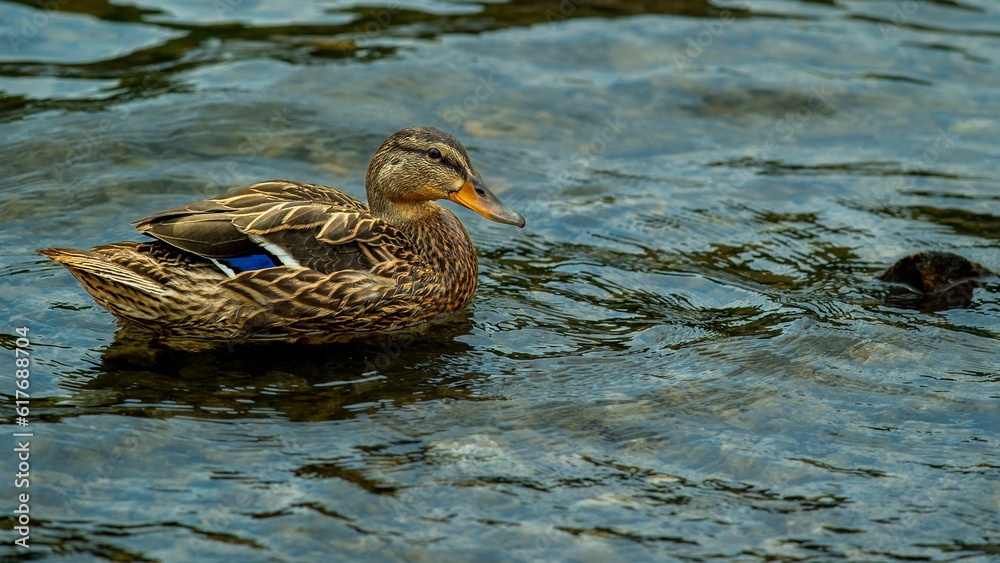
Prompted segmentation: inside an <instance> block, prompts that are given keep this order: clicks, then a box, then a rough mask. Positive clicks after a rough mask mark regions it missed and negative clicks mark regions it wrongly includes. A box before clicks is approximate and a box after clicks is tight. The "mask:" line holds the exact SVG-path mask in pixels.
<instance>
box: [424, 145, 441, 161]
mask: <svg viewBox="0 0 1000 563" xmlns="http://www.w3.org/2000/svg"><path fill="white" fill-rule="evenodd" d="M427 156H428V157H430V158H431V160H440V159H441V151H439V150H438V149H437V147H431V148H430V149H428V150H427Z"/></svg>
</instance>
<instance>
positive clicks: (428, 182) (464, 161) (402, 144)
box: [365, 127, 524, 227]
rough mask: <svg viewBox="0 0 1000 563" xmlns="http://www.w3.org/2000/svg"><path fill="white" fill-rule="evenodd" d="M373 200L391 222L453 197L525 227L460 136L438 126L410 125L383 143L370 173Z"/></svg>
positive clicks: (368, 182) (372, 205)
mask: <svg viewBox="0 0 1000 563" xmlns="http://www.w3.org/2000/svg"><path fill="white" fill-rule="evenodd" d="M365 187H366V189H367V191H368V205H369V206H370V208H371V210H372V212H373V213H375V214H376V215H379V216H381V217H383V218H385V219H388V220H390V221H393V220H402V221H405V220H407V219H409V218H411V217H419V215H420V213H421V212H422V211H424V210H426V208H427V205H426V204H427V203H428V202H430V201H433V200H437V199H450V200H451V201H454V202H455V203H457V204H459V205H462V206H465V207H468V208H469V209H471V210H473V211H475V212H476V213H479V214H480V215H482V216H483V217H486V218H487V219H490V220H493V221H496V222H498V223H506V224H508V225H517V226H518V227H523V226H524V217H521V215H520V214H519V213H517V212H516V211H514V210H513V209H511V208H509V207H507V206H506V205H504V203H503V202H502V201H500V199H499V198H498V197H497V196H496V195H494V194H493V192H492V191H490V189H489V188H488V187H486V183H485V182H483V179H482V178H481V177H480V176H479V173H478V172H476V170H475V168H473V167H472V162H470V160H469V154H468V153H467V152H465V147H463V146H462V143H460V142H458V139H456V138H455V137H452V136H451V135H449V134H447V133H445V132H444V131H440V130H438V129H435V128H433V127H407V128H406V129H402V130H400V131H397V132H396V133H394V134H393V135H392V136H391V137H389V138H388V139H386V140H385V142H384V143H382V146H381V147H379V149H378V151H376V152H375V156H373V157H372V161H371V164H370V165H369V166H368V174H367V176H366V178H365Z"/></svg>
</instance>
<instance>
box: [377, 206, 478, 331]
mask: <svg viewBox="0 0 1000 563" xmlns="http://www.w3.org/2000/svg"><path fill="white" fill-rule="evenodd" d="M370 205H371V207H370V209H371V211H372V214H373V215H375V216H377V217H380V218H382V219H384V220H386V221H388V222H389V223H391V224H392V225H393V226H395V227H396V228H397V229H399V230H401V231H403V233H405V234H406V236H407V237H409V239H410V241H411V242H412V243H413V246H414V249H415V250H416V251H417V253H418V254H419V255H420V258H421V261H422V262H423V264H424V266H425V267H426V268H428V270H427V271H426V273H427V274H430V276H429V277H431V278H436V279H437V281H438V282H439V283H440V284H441V287H442V296H441V297H442V299H445V300H447V309H448V310H455V311H457V310H459V309H462V308H464V307H465V306H466V305H468V303H469V301H471V300H472V296H473V294H474V293H475V292H476V281H477V278H478V262H477V260H476V251H475V249H474V248H473V247H472V241H471V240H470V239H469V234H468V233H467V232H466V231H465V227H463V226H462V223H461V222H459V220H458V217H456V216H455V214H454V213H452V212H451V211H449V210H447V209H445V208H444V207H441V206H440V205H437V204H435V203H433V202H429V201H428V202H424V203H420V204H417V205H407V206H406V207H405V208H400V207H401V206H392V205H391V204H390V205H385V204H384V202H378V201H373V202H370Z"/></svg>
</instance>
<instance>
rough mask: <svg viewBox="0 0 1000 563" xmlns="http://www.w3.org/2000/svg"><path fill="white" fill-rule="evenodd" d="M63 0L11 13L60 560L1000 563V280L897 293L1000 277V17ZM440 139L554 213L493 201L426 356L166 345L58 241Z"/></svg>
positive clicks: (407, 346) (638, 6)
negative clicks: (902, 263) (948, 259)
mask: <svg viewBox="0 0 1000 563" xmlns="http://www.w3.org/2000/svg"><path fill="white" fill-rule="evenodd" d="M50 4H52V5H53V6H55V5H58V9H57V10H53V9H52V7H51V6H50V7H49V8H47V11H46V9H39V8H38V7H36V5H35V4H31V3H20V2H0V14H2V15H3V17H2V18H0V36H2V37H3V40H0V76H2V78H0V133H2V134H0V160H2V162H3V163H4V164H3V173H2V174H0V181H2V184H0V220H2V221H3V224H4V228H3V229H2V230H0V240H2V242H3V247H4V249H5V250H4V251H3V252H2V255H3V261H2V262H0V288H2V291H0V295H2V297H3V301H4V302H5V304H6V307H7V310H8V311H10V314H9V317H10V321H9V322H8V328H7V329H5V330H3V331H0V332H2V333H3V336H0V342H2V343H3V345H4V347H5V348H6V349H8V350H9V351H10V350H12V349H13V348H14V346H15V337H16V335H15V333H14V327H16V326H22V325H25V326H28V327H30V329H31V335H32V342H33V343H34V348H33V351H34V354H35V356H34V357H35V365H34V366H33V368H32V369H33V372H32V373H33V375H32V379H31V384H32V386H31V391H32V399H31V400H32V403H31V408H32V411H31V420H32V423H31V429H32V430H33V432H34V434H35V436H34V438H33V439H32V448H33V449H32V454H33V455H32V458H31V461H32V466H31V470H32V483H31V485H32V487H31V499H32V501H31V502H32V504H31V517H32V528H31V540H32V541H31V543H32V546H33V547H32V549H31V551H30V554H32V555H35V556H41V557H48V558H51V559H58V558H67V559H79V558H115V559H125V560H130V559H157V560H180V559H185V558H187V559H197V560H223V559H225V560H228V559H230V558H232V557H240V558H243V559H245V560H254V561H257V560H281V559H289V560H295V559H301V560H309V559H316V558H318V557H320V556H321V555H324V556H326V555H329V554H331V553H332V554H334V555H336V556H339V557H341V558H345V559H347V558H350V559H356V558H360V557H365V558H371V559H378V560H396V559H399V560H414V559H416V560H431V559H433V560H437V559H448V560H476V561H482V560H510V559H517V560H538V559H560V560H608V559H611V558H614V559H616V560H618V559H622V560H645V559H650V558H654V557H672V558H676V559H684V560H707V559H713V558H738V559H742V560H766V559H767V560H771V559H814V560H829V559H837V558H851V559H856V560H866V561H869V560H893V559H901V558H916V559H931V560H954V559H970V558H971V559H977V560H986V559H989V558H991V557H995V556H996V554H997V553H998V552H1000V520H998V517H997V514H998V509H997V507H998V504H1000V459H998V453H997V447H996V445H997V441H998V440H1000V425H998V419H997V417H996V408H995V404H996V400H997V399H998V392H997V385H998V384H1000V369H998V361H997V353H996V350H997V340H998V338H1000V299H998V297H997V283H996V282H995V281H993V282H991V283H990V284H988V285H987V286H986V287H983V288H979V289H977V290H976V291H975V292H974V295H973V299H972V302H971V303H970V304H969V305H968V306H967V307H959V308H947V307H945V308H939V307H920V306H912V307H911V306H909V305H908V304H907V303H905V302H899V301H892V300H887V299H886V297H887V291H886V290H885V288H883V287H880V286H878V285H876V284H875V283H873V282H872V281H871V280H872V277H873V276H874V275H875V274H877V273H878V272H879V271H880V270H881V269H882V268H884V267H885V266H887V265H888V264H890V263H891V262H892V261H893V260H895V259H896V258H898V257H899V256H901V255H903V254H905V253H908V252H911V251H916V250H921V249H927V248H933V249H941V250H948V251H952V252H957V253H959V254H962V255H964V256H966V257H968V258H970V259H972V260H975V261H977V262H981V263H983V264H985V265H986V266H988V267H990V268H992V269H994V270H997V269H1000V255H998V252H997V248H998V240H1000V230H998V228H997V225H998V224H1000V222H998V213H997V209H998V205H1000V190H998V188H997V186H996V182H995V180H994V179H993V177H994V173H993V167H994V164H995V162H996V160H997V158H996V156H997V149H996V135H995V132H996V130H997V127H998V124H1000V115H998V113H997V109H996V108H997V98H996V94H995V92H996V91H997V86H998V80H1000V72H998V69H997V64H996V61H997V60H1000V33H998V32H997V31H996V30H997V29H998V28H1000V26H998V24H1000V12H998V11H997V7H996V6H995V5H994V4H992V3H988V2H985V1H980V2H961V3H952V2H936V1H932V0H927V1H925V2H921V1H917V2H902V1H899V2H889V1H879V2H837V3H824V2H795V1H790V0H777V1H772V2H756V1H747V2H726V3H723V2H718V3H709V2H703V1H675V2H655V1H650V2H612V1H607V2H590V1H576V2H562V3H557V2H551V3H546V2H522V1H512V2H492V3H477V2H458V1H455V2H445V1H440V2H429V1H416V0H414V1H410V2H400V3H369V4H366V5H355V3H353V2H338V1H333V0H331V1H326V2H322V1H316V2H299V3H292V4H289V3H278V2H269V1H264V0H262V1H245V2H238V1H229V0H222V1H220V2H215V3H205V2H169V3H167V2H155V1H146V0H144V1H142V2H139V3H137V4H132V5H116V4H109V3H107V2H103V1H96V2H61V3H58V2H57V3H50ZM417 123H420V124H427V125H434V126H438V127H441V128H444V129H447V130H450V131H452V132H454V133H455V134H456V135H458V136H459V138H460V139H461V140H462V141H463V142H464V143H465V144H466V146H467V147H468V148H469V150H470V153H471V154H472V158H473V159H474V161H475V162H476V164H477V167H478V168H479V169H480V171H481V172H482V174H483V176H484V177H485V178H486V179H487V181H488V182H489V183H490V184H491V186H493V187H494V188H495V189H496V191H497V192H498V193H502V197H503V199H504V200H505V201H506V202H508V203H510V204H511V206H512V207H514V208H516V209H518V210H519V211H521V212H522V213H523V214H524V215H525V217H526V218H527V221H528V226H527V227H526V228H525V229H524V230H523V231H516V232H512V229H509V228H506V227H504V226H501V225H495V224H492V223H489V222H487V221H484V220H480V219H479V218H478V217H476V216H474V215H472V214H469V213H464V212H461V213H462V215H461V216H462V218H463V220H464V221H465V224H466V226H467V228H468V230H469V231H470V234H471V235H472V238H473V240H474V241H475V243H476V245H477V249H478V251H479V255H480V262H481V267H480V289H479V293H478V295H477V298H476V301H475V303H474V305H473V306H472V308H471V309H470V310H469V311H468V312H467V313H465V314H462V315H459V316H458V317H457V318H453V319H449V320H448V321H446V322H444V323H440V324H437V325H434V326H431V327H428V328H427V329H426V330H424V331H422V332H421V333H418V334H415V335H407V336H405V337H401V338H394V339H389V340H385V341H373V342H368V343H363V344H359V345H330V346H317V347H301V346H298V347H288V346H280V345H261V346H245V345H243V346H236V347H233V348H232V349H221V350H216V351H210V352H201V353H193V352H186V351H183V350H174V349H169V348H164V347H162V346H158V345H156V344H155V343H151V342H149V341H148V340H147V339H145V338H144V337H143V336H142V335H141V334H135V333H133V332H130V331H119V332H117V334H116V331H117V328H116V326H115V325H114V322H113V319H112V318H111V317H110V315H108V314H107V313H106V312H105V311H103V310H102V309H100V308H99V307H98V306H96V305H94V304H93V302H92V301H91V300H90V299H89V298H88V297H87V296H86V294H85V293H84V292H83V290H82V289H81V288H80V287H79V286H78V285H77V284H76V283H75V282H74V280H73V279H72V278H71V277H70V276H69V275H68V274H67V273H66V272H65V271H63V270H62V269H61V268H59V267H58V266H56V265H55V264H52V263H50V262H48V261H47V260H45V259H43V258H41V257H39V256H37V255H35V254H34V250H35V249H36V248H40V247H44V246H77V247H85V246H89V245H94V244H98V243H102V242H107V241H113V240H121V239H126V238H130V237H132V236H133V235H132V233H131V227H130V225H129V223H130V221H133V220H135V219H136V218H139V217H143V216H145V215H148V214H150V213H153V212H155V211H157V210H161V209H164V208H168V207H170V206H174V205H179V204H181V203H186V202H189V201H191V200H193V199H196V198H203V197H209V196H213V195H217V194H219V193H222V192H223V191H225V190H226V189H229V188H232V187H234V186H237V185H242V184H244V183H249V182H251V181H255V180H262V179H267V178H274V177H279V178H290V179H298V180H303V181H312V182H319V183H328V184H332V185H335V186H338V187H341V188H343V189H345V190H346V191H348V192H349V193H352V194H354V195H357V196H361V195H362V192H363V190H362V180H363V171H364V169H365V166H366V165H367V159H368V158H369V157H370V155H371V153H372V152H373V151H374V149H375V148H376V147H377V146H378V144H379V143H380V142H381V141H382V140H383V139H384V138H385V137H386V136H387V135H388V134H389V133H391V132H392V131H395V130H396V129H399V128H400V127H402V126H405V125H410V124H417ZM12 353H13V352H11V354H12ZM8 368H10V369H13V368H12V367H11V366H10V364H8ZM10 369H8V371H6V372H5V373H10ZM3 381H5V382H6V384H5V385H6V386H7V388H6V389H0V392H2V393H3V395H4V397H5V401H6V402H7V404H10V397H11V396H12V395H13V390H14V388H13V384H12V383H11V381H12V378H7V377H6V376H5V378H4V379H3ZM7 412H11V411H7ZM7 422H8V424H9V426H8V428H9V429H10V431H11V432H13V428H15V427H14V426H13V424H14V415H13V413H11V414H9V415H8V419H7ZM14 461H15V460H14V459H13V457H12V456H8V457H7V459H6V460H5V461H3V462H2V466H3V467H4V468H8V469H5V471H9V475H13V467H14V465H13V463H14ZM3 483H4V484H3V485H2V487H0V490H2V495H3V496H4V498H6V499H14V497H15V494H16V493H17V492H18V491H17V490H15V489H14V488H13V486H12V482H11V480H10V479H4V480H3ZM5 506H7V505H5ZM0 518H2V519H3V521H4V523H5V525H4V529H5V530H8V531H5V534H4V537H5V538H9V541H5V543H4V548H3V550H2V551H0V553H3V554H5V555H16V554H18V548H15V547H12V545H11V541H12V540H13V538H14V537H16V535H15V534H16V533H15V532H13V531H9V530H10V529H11V528H12V527H13V526H14V522H15V520H14V519H13V518H12V516H11V514H10V513H9V511H8V513H5V514H2V515H0Z"/></svg>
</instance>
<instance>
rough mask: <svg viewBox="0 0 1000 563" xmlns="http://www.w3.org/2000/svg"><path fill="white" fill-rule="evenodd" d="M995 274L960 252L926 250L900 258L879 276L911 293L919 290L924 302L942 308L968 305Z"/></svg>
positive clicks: (884, 280)
mask: <svg viewBox="0 0 1000 563" xmlns="http://www.w3.org/2000/svg"><path fill="white" fill-rule="evenodd" d="M995 275H996V274H994V273H993V272H991V271H990V270H989V269H988V268H986V267H985V266H983V265H982V264H979V263H976V262H972V261H971V260H968V259H966V258H963V257H961V256H959V255H957V254H952V253H951V252H941V251H937V250H926V251H923V252H917V253H916V254H910V255H909V256H904V257H902V258H900V259H899V260H897V261H896V263H895V264H893V265H892V266H890V267H889V269H888V270H886V271H884V272H882V273H881V274H879V275H878V276H877V279H879V280H881V281H883V282H886V283H890V284H898V285H901V286H905V287H906V289H908V290H910V292H911V295H912V292H916V294H917V295H919V296H923V297H924V300H926V301H927V303H924V305H926V306H927V307H929V308H932V309H939V308H951V307H965V306H968V305H969V303H970V302H971V301H972V292H973V290H974V289H975V288H977V287H982V286H983V285H985V283H984V282H985V280H986V278H990V277H992V276H995ZM921 308H924V307H921Z"/></svg>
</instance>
